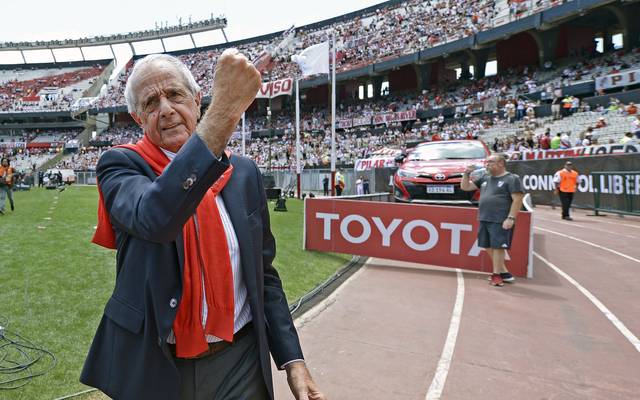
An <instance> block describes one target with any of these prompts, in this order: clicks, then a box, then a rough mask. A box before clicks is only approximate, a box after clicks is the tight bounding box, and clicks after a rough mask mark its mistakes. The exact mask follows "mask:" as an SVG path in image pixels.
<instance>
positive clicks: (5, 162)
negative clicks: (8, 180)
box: [2, 158, 9, 167]
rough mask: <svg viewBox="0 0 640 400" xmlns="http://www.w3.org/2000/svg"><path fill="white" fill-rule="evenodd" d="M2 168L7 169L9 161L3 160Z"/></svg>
mask: <svg viewBox="0 0 640 400" xmlns="http://www.w3.org/2000/svg"><path fill="white" fill-rule="evenodd" d="M2 166H3V167H8V166H9V160H7V159H6V158H5V159H4V160H2Z"/></svg>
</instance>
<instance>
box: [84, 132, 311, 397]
mask: <svg viewBox="0 0 640 400" xmlns="http://www.w3.org/2000/svg"><path fill="white" fill-rule="evenodd" d="M229 164H232V165H233V167H234V171H233V174H232V177H231V179H230V180H229V182H228V183H227V185H226V186H225V188H224V189H223V191H222V197H223V199H224V203H225V206H226V208H227V211H228V212H229V216H230V218H231V221H232V222H233V226H234V229H235V232H236V235H237V237H238V242H239V246H240V258H241V264H242V266H241V269H242V277H243V279H244V282H245V284H246V286H247V291H248V301H249V304H250V306H251V316H252V317H253V326H254V329H255V332H256V336H257V338H258V348H259V351H260V362H261V365H262V372H263V375H264V380H265V383H266V386H267V388H268V390H269V392H270V394H271V397H272V398H273V384H272V381H271V363H270V359H269V351H271V353H272V355H273V358H274V360H275V362H276V365H278V366H280V365H282V364H284V363H286V362H287V361H290V360H294V359H302V358H303V355H302V350H301V348H300V343H299V339H298V335H297V333H296V330H295V327H294V325H293V321H292V319H291V315H290V313H289V309H288V304H287V300H286V297H285V294H284V292H283V290H282V283H281V281H280V277H279V276H278V273H277V271H276V270H275V269H274V268H273V266H272V261H273V258H274V257H275V250H276V246H275V240H274V237H273V235H272V234H271V229H270V226H269V212H268V209H267V202H266V197H265V193H264V188H263V186H262V179H261V174H260V171H259V170H258V168H257V166H256V165H255V164H254V163H253V162H252V161H250V160H248V159H246V158H242V157H237V156H231V158H230V159H228V158H227V156H226V155H225V156H223V158H222V160H221V161H218V160H217V159H216V157H214V155H213V154H212V153H211V151H210V150H209V149H208V148H207V147H206V145H205V143H204V142H203V141H202V139H201V138H200V137H199V136H198V135H196V134H194V135H192V137H191V138H190V139H189V140H188V141H187V142H186V143H185V144H184V145H183V147H182V149H181V150H180V151H179V152H178V154H177V155H176V157H175V158H174V160H173V161H172V162H171V164H169V165H168V166H167V168H166V169H165V171H164V172H163V173H162V175H160V176H159V177H158V176H156V175H155V174H154V172H153V171H152V170H151V168H150V167H149V165H148V164H147V163H146V162H145V161H144V160H143V159H142V157H140V156H139V155H138V154H137V153H136V152H134V151H132V150H128V149H122V148H115V149H112V150H109V151H107V152H106V153H105V154H104V155H103V156H102V157H101V158H100V161H99V162H98V167H97V173H98V182H99V184H100V189H101V190H102V193H103V196H104V202H105V206H106V208H107V210H108V212H109V216H110V218H111V222H112V224H113V227H114V230H115V233H116V242H117V254H116V283H115V289H114V291H113V294H112V296H111V298H110V299H109V300H108V302H107V304H106V307H105V310H104V315H103V317H102V320H101V321H100V325H99V327H98V330H97V332H96V335H95V337H94V340H93V343H92V345H91V349H90V350H89V354H88V356H87V360H86V362H85V365H84V368H83V370H82V374H81V377H80V381H81V382H82V383H85V384H87V385H90V386H94V387H97V388H99V389H100V390H102V391H103V392H104V393H106V394H107V395H109V396H111V397H112V398H114V399H136V400H141V399H154V400H160V399H177V398H178V397H179V385H180V376H179V374H178V371H177V369H176V367H175V363H174V361H173V357H172V356H171V354H170V352H169V349H168V346H167V342H166V341H167V337H168V335H169V333H170V331H171V328H172V326H173V321H174V319H175V316H176V312H177V309H178V305H179V302H180V298H181V295H182V269H183V259H184V249H183V241H182V227H183V225H184V224H185V222H186V221H187V219H188V218H189V217H190V216H191V215H193V214H194V212H195V210H196V208H197V206H198V204H199V203H200V200H201V199H202V197H203V196H204V194H205V192H206V191H207V190H208V188H209V187H211V185H212V184H213V183H214V182H215V181H216V180H217V179H218V177H220V176H221V175H222V173H223V172H224V171H225V170H226V169H227V168H228V167H229Z"/></svg>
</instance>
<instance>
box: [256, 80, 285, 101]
mask: <svg viewBox="0 0 640 400" xmlns="http://www.w3.org/2000/svg"><path fill="white" fill-rule="evenodd" d="M292 92H293V79H292V78H285V79H279V80H277V81H273V82H263V83H262V87H261V88H260V90H258V95H257V96H256V98H257V99H268V98H274V97H278V96H282V95H287V96H291V93H292Z"/></svg>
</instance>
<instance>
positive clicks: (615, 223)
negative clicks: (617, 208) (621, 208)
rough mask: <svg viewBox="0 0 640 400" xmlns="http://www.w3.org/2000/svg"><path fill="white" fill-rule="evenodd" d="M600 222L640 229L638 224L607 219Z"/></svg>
mask: <svg viewBox="0 0 640 400" xmlns="http://www.w3.org/2000/svg"><path fill="white" fill-rule="evenodd" d="M602 222H604V223H605V224H612V225H622V226H629V227H631V228H636V229H640V225H631V224H623V223H619V222H609V221H602Z"/></svg>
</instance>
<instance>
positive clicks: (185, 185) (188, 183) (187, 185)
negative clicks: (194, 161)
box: [182, 177, 194, 190]
mask: <svg viewBox="0 0 640 400" xmlns="http://www.w3.org/2000/svg"><path fill="white" fill-rule="evenodd" d="M193 182H194V179H193V178H191V177H189V178H187V180H186V181H184V182H183V183H182V188H183V189H184V190H187V189H189V188H190V187H191V186H193Z"/></svg>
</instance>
